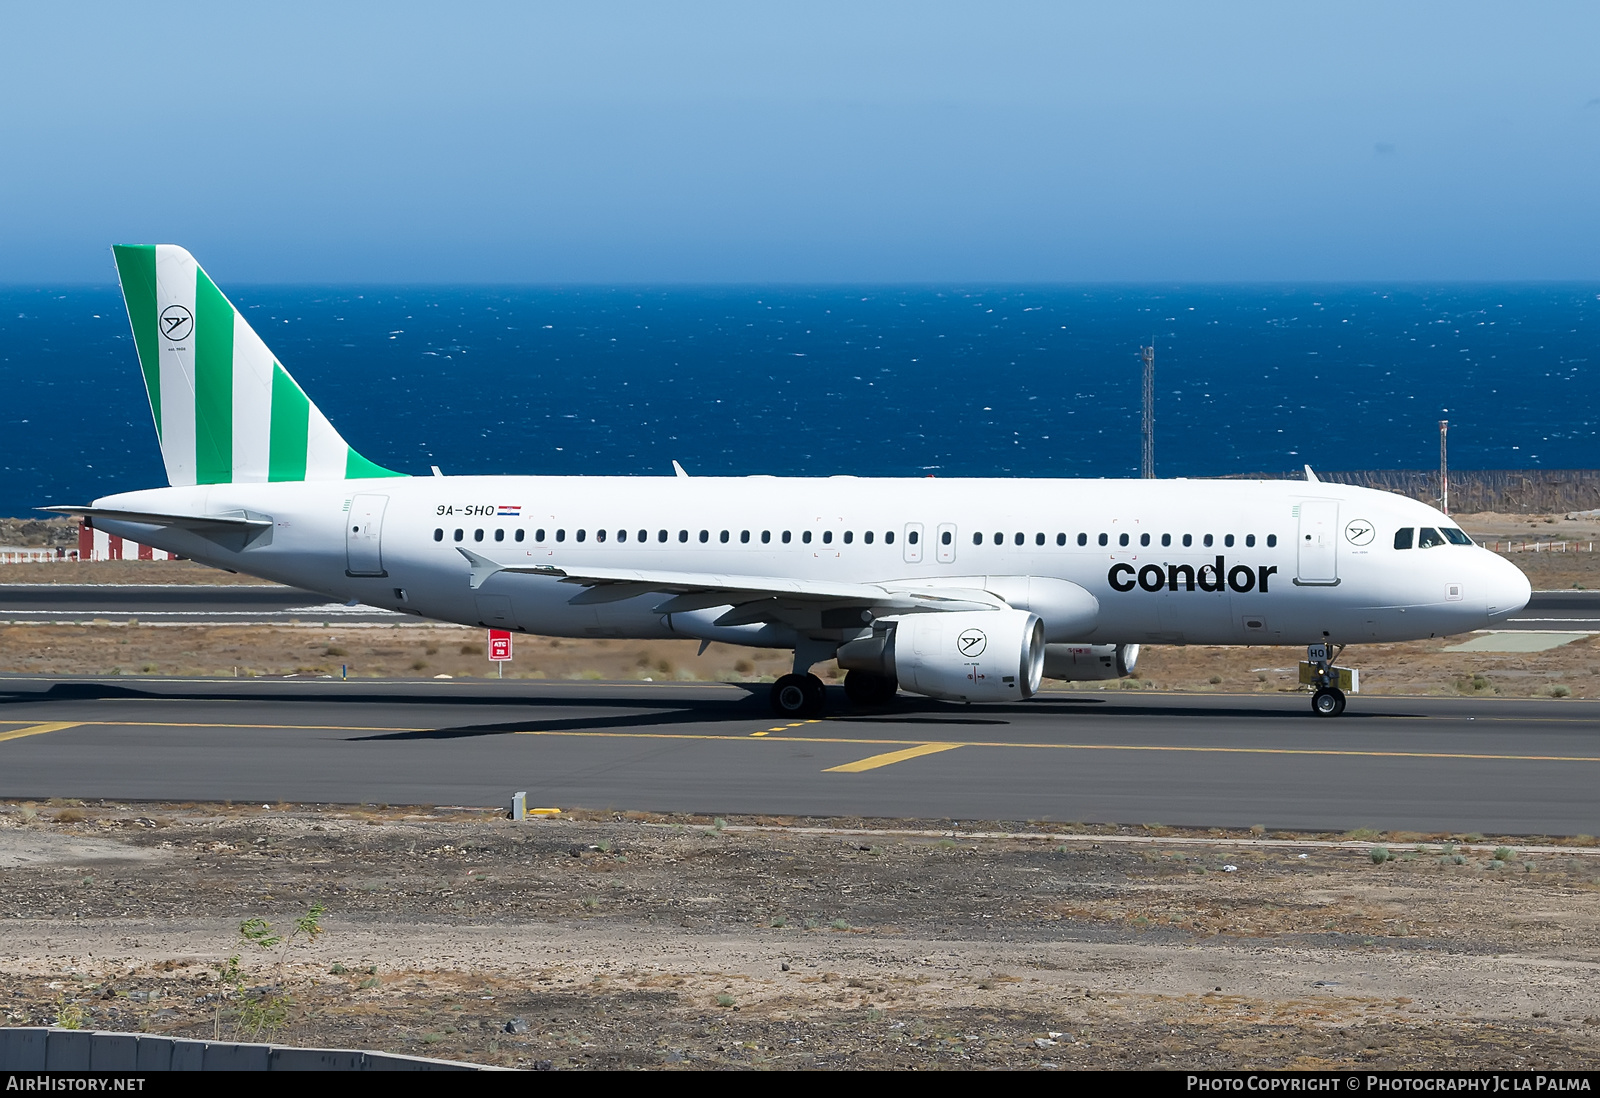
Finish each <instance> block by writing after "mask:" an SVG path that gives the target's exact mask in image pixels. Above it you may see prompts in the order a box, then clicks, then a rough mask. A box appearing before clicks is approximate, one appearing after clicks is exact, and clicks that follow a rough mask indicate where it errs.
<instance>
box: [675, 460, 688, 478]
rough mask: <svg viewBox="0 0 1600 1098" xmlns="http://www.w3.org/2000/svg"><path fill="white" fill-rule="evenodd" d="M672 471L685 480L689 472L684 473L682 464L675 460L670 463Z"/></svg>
mask: <svg viewBox="0 0 1600 1098" xmlns="http://www.w3.org/2000/svg"><path fill="white" fill-rule="evenodd" d="M672 473H673V475H674V476H679V477H683V478H684V479H685V480H688V479H689V474H688V473H685V472H684V471H683V466H681V465H679V464H678V463H677V462H676V461H674V462H673V463H672Z"/></svg>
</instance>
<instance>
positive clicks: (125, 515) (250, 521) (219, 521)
mask: <svg viewBox="0 0 1600 1098" xmlns="http://www.w3.org/2000/svg"><path fill="white" fill-rule="evenodd" d="M37 510H40V511H54V512H56V513H57V514H59V515H81V516H83V517H84V518H89V519H97V518H101V519H111V520H113V521H116V522H138V523H142V524H144V525H145V526H171V527H176V528H178V529H180V530H218V529H224V530H266V529H268V528H270V527H271V526H272V520H271V519H269V518H250V517H248V516H246V515H243V514H233V515H169V514H162V513H160V512H157V511H118V510H116V509H114V508H110V507H40V508H37Z"/></svg>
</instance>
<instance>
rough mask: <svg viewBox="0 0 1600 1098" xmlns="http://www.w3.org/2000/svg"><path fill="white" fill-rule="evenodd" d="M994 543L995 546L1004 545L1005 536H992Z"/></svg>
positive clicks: (999, 534) (998, 534)
mask: <svg viewBox="0 0 1600 1098" xmlns="http://www.w3.org/2000/svg"><path fill="white" fill-rule="evenodd" d="M994 543H995V544H996V545H1004V544H1005V543H1006V536H1005V535H1004V534H1001V533H996V534H995V536H994Z"/></svg>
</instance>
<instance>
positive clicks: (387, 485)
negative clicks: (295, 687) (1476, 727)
mask: <svg viewBox="0 0 1600 1098" xmlns="http://www.w3.org/2000/svg"><path fill="white" fill-rule="evenodd" d="M96 505H97V506H99V507H104V508H116V509H123V510H129V511H135V510H142V511H149V512H159V513H167V514H226V513H233V514H239V513H240V512H244V513H246V514H247V515H249V516H250V517H261V518H269V519H270V520H271V521H272V526H271V529H270V532H269V533H264V534H261V535H259V536H256V537H255V538H254V539H253V540H251V541H250V542H249V543H248V544H246V543H245V540H244V537H243V535H238V536H234V535H222V536H217V537H205V536H201V535H200V534H197V533H194V532H191V531H185V530H177V529H162V528H158V527H154V526H147V525H143V524H138V523H131V522H121V521H112V520H109V519H101V520H96V524H97V525H98V526H100V527H102V528H104V529H107V530H109V531H110V532H112V533H117V534H121V535H123V536H127V537H130V538H133V539H135V540H137V541H139V542H141V543H146V544H151V545H155V546H158V547H160V548H163V549H168V550H172V551H174V552H177V553H181V554H183V555H185V556H189V557H193V558H194V559H196V560H200V561H203V562H205V563H207V564H212V565H216V566H218V567H222V568H228V569H234V570H237V571H240V572H246V573H249V574H251V575H256V576H260V577H263V578H266V579H270V580H276V581H279V582H282V583H286V584H292V585H295V586H298V587H304V588H307V589H310V590H313V591H318V592H322V593H324V594H326V595H328V596H330V597H332V598H336V599H339V600H349V599H358V600H360V601H361V602H363V603H367V604H369V605H373V606H379V607H386V608H391V609H397V610H402V611H406V612H411V613H416V614H419V615H422V616H424V617H428V618H434V619H438V620H442V621H451V622H460V623H463V624H470V625H485V626H490V627H495V628H510V629H515V630H521V631H525V632H530V633H541V634H547V635H553V636H570V637H586V636H587V637H631V638H641V639H644V638H661V637H672V636H693V637H700V638H703V639H713V640H727V641H731V642H736V643H746V644H754V645H764V646H771V647H792V646H793V645H794V643H795V632H794V630H793V629H792V628H789V627H786V626H777V625H757V626H715V625H712V624H711V623H712V622H713V621H714V620H715V619H716V618H717V617H718V616H719V615H720V613H721V611H722V610H725V609H726V607H722V608H711V609H707V610H703V611H699V612H694V613H689V614H672V615H665V614H662V613H658V612H656V610H655V607H657V606H659V605H660V604H661V603H662V602H663V598H664V596H662V595H661V594H659V593H647V594H643V595H637V596H635V597H630V598H625V599H621V600H618V601H612V602H605V601H580V602H578V603H576V604H575V603H574V602H573V599H574V597H575V596H577V595H579V594H581V593H582V590H583V589H582V588H577V587H574V586H572V585H571V584H567V583H562V582H560V581H559V580H557V579H554V578H551V577H546V576H537V575H527V574H513V573H507V572H500V573H496V574H495V575H493V576H491V577H490V578H489V579H488V580H487V581H486V582H485V583H484V584H483V585H482V586H481V587H480V588H478V589H476V590H473V589H471V588H470V587H469V584H468V576H469V572H470V567H469V564H468V562H467V560H466V559H465V558H464V557H463V555H462V554H461V553H459V552H457V546H458V545H460V546H463V547H465V548H468V549H470V550H472V551H473V552H475V553H477V554H480V555H482V556H484V557H487V558H490V559H491V560H493V561H495V562H497V563H499V564H502V565H506V564H530V563H537V564H548V565H554V566H557V567H564V568H565V567H578V566H589V567H607V568H637V569H641V570H672V571H680V572H696V573H717V574H737V575H741V576H775V577H790V578H794V579H801V580H816V581H824V580H829V581H840V582H855V583H882V582H895V583H900V584H908V583H909V584H918V585H949V586H954V587H961V588H968V589H970V588H974V587H981V588H984V589H986V590H991V591H995V592H996V593H999V594H1000V596H1001V597H1002V598H1004V597H1006V595H1005V594H1004V591H1005V590H1006V589H1007V580H1006V578H1007V577H1010V578H1011V579H1012V580H1014V579H1015V578H1016V577H1046V578H1050V579H1056V580H1066V581H1070V582H1071V583H1074V584H1077V585H1079V586H1081V587H1082V588H1084V589H1085V590H1087V591H1088V592H1090V593H1091V594H1092V595H1093V596H1094V597H1095V599H1097V600H1098V601H1099V612H1098V615H1097V616H1096V617H1095V620H1094V624H1093V626H1092V627H1091V628H1089V629H1088V631H1087V633H1085V632H1084V626H1083V624H1082V622H1081V620H1080V621H1079V622H1077V623H1075V624H1074V625H1073V627H1072V628H1073V632H1071V633H1070V635H1061V633H1060V632H1059V631H1056V630H1052V628H1051V621H1050V618H1049V615H1048V613H1041V616H1042V617H1043V618H1044V619H1045V628H1046V631H1047V639H1048V640H1049V641H1051V642H1072V643H1154V644H1308V643H1314V642H1318V641H1321V640H1323V639H1324V638H1325V637H1328V638H1331V639H1333V640H1334V641H1336V642H1366V641H1397V640H1410V639H1417V638H1423V637H1431V636H1442V635H1446V634H1451V633H1460V632H1464V631H1467V630H1472V629H1481V628H1485V627H1487V626H1489V625H1491V624H1492V623H1493V622H1494V621H1495V620H1496V619H1498V618H1502V617H1504V616H1505V615H1506V614H1508V613H1510V612H1512V611H1514V610H1517V609H1519V608H1521V607H1522V606H1523V605H1524V604H1526V602H1527V599H1528V595H1529V585H1528V582H1527V579H1526V578H1525V577H1524V576H1523V575H1522V573H1521V572H1520V571H1519V570H1518V569H1516V568H1515V567H1514V566H1512V565H1511V564H1510V563H1508V562H1507V561H1505V560H1503V559H1501V558H1500V557H1498V556H1496V555H1495V554H1493V553H1490V552H1488V551H1487V550H1484V549H1482V548H1479V547H1477V546H1475V545H1458V544H1443V545H1439V546H1436V547H1431V548H1412V549H1397V548H1395V533H1396V530H1397V529H1401V528H1419V529H1420V528H1431V529H1435V530H1438V529H1444V528H1451V529H1453V528H1454V523H1453V522H1452V521H1451V520H1450V519H1448V518H1447V517H1446V516H1444V515H1443V514H1441V513H1440V512H1439V511H1437V510H1435V509H1433V508H1431V507H1428V506H1426V505H1424V504H1421V503H1417V502H1415V501H1413V500H1409V499H1405V498H1403V497H1400V496H1396V495H1391V494H1386V493H1382V492H1376V491H1372V490H1369V489H1364V488H1354V487H1349V486H1345V485H1337V484H1327V483H1319V482H1315V481H1312V482H1306V481H1219V480H1192V481H1184V480H1000V479H987V480H976V479H974V480H947V479H935V478H931V477H930V478H925V479H865V478H861V479H858V478H855V477H829V478H775V477H764V476H756V477H737V478H735V477H692V478H690V477H668V478H654V477H520V476H497V477H488V476H485V477H473V476H462V477H416V478H384V479H372V480H355V481H322V482H315V481H313V482H297V483H277V484H216V485H200V486H193V487H175V488H157V489H150V490H147V491H139V492H127V493H122V494H119V495H115V496H109V497H105V498H103V499H101V500H98V501H96ZM1369 528H1370V529H1369ZM1102 540H1103V541H1104V544H1102ZM1219 558H1220V563H1221V579H1220V581H1219V579H1218V576H1217V573H1216V568H1217V565H1218V563H1219ZM1191 575H1193V576H1194V577H1195V579H1194V582H1193V583H1191ZM1012 586H1014V584H1012ZM1219 586H1220V589H1216V588H1218V587H1219ZM1207 588H1213V589H1210V590H1208V589H1207Z"/></svg>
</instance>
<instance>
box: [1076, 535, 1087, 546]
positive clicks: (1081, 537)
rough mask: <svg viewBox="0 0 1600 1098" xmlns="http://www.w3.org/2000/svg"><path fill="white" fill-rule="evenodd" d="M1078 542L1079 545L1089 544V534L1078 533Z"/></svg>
mask: <svg viewBox="0 0 1600 1098" xmlns="http://www.w3.org/2000/svg"><path fill="white" fill-rule="evenodd" d="M1078 544H1079V545H1088V544H1089V535H1088V534H1079V535H1078Z"/></svg>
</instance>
